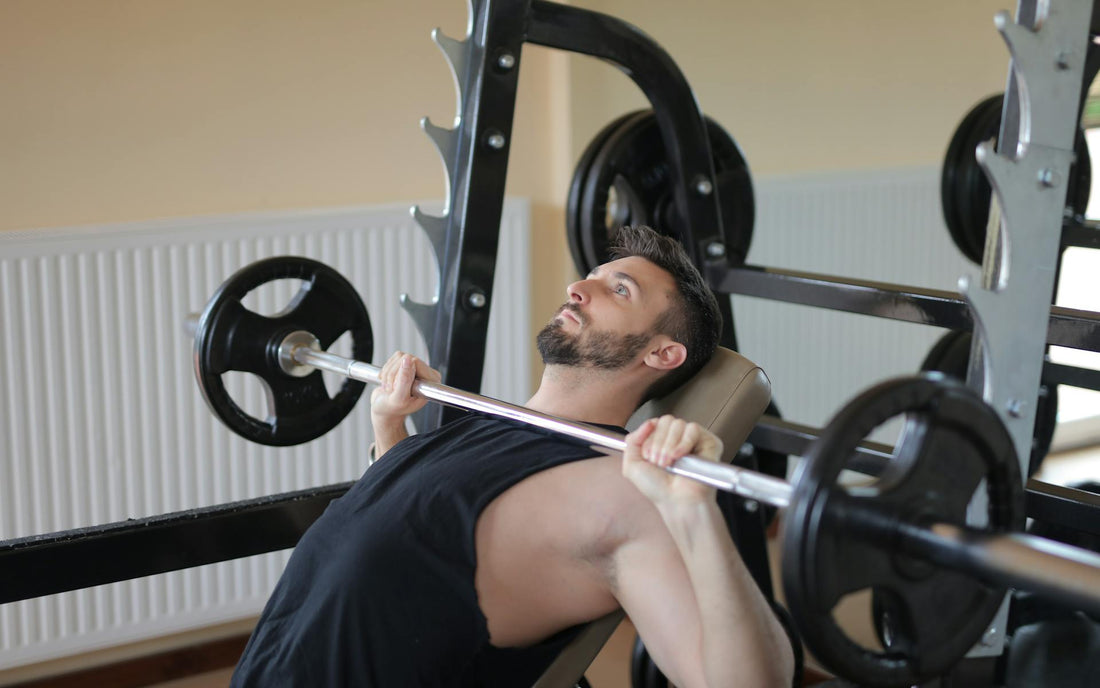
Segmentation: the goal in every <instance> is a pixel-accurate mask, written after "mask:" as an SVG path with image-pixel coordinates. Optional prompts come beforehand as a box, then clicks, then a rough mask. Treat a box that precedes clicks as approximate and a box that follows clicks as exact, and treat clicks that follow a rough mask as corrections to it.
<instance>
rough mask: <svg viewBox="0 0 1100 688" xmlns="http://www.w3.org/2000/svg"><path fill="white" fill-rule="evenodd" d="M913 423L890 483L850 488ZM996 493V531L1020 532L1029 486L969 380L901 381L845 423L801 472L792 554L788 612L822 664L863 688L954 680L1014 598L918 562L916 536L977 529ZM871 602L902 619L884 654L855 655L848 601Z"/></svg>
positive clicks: (790, 514) (851, 407) (992, 525)
mask: <svg viewBox="0 0 1100 688" xmlns="http://www.w3.org/2000/svg"><path fill="white" fill-rule="evenodd" d="M902 414H904V415H905V416H906V426H905V429H904V430H903V433H902V437H901V439H900V440H899V442H898V447H897V449H896V451H895V457H894V460H893V461H892V462H891V464H890V467H889V468H888V469H887V471H886V472H884V473H883V474H882V475H881V476H879V478H878V481H877V482H876V483H875V484H874V485H873V486H862V487H859V488H851V489H849V488H846V487H844V486H842V485H839V484H838V483H837V479H838V477H839V476H840V473H841V470H842V469H843V468H844V467H845V466H846V465H847V464H848V462H849V460H850V458H851V457H852V454H853V452H854V450H855V448H856V447H857V446H858V444H859V443H860V442H861V441H863V440H864V439H865V438H866V437H867V436H868V435H869V434H870V433H871V431H872V430H873V429H874V428H875V427H877V426H878V425H880V424H882V423H883V422H885V421H887V420H889V419H890V418H893V417H894V416H898V415H902ZM983 480H985V481H986V482H985V484H986V485H987V487H988V498H989V509H988V517H989V522H988V525H985V526H983V528H984V529H985V530H986V531H991V532H1003V531H1008V530H1019V529H1020V527H1021V526H1022V524H1023V487H1022V483H1021V480H1020V475H1019V466H1018V464H1017V462H1016V458H1015V456H1014V452H1013V448H1012V440H1011V437H1010V436H1009V435H1008V432H1007V430H1006V429H1005V428H1004V425H1003V424H1002V423H1001V421H1000V419H999V418H998V417H997V415H996V413H995V412H994V411H993V410H992V409H991V408H989V406H987V405H986V404H985V403H984V402H982V400H981V399H980V398H979V397H978V396H977V395H976V394H975V393H974V392H972V391H971V390H970V389H968V388H967V387H966V386H965V385H963V384H962V383H960V382H958V381H955V380H952V379H950V378H948V377H946V376H944V375H941V374H936V373H930V374H926V375H925V376H922V377H912V378H902V379H898V380H892V381H888V382H885V383H882V384H880V385H877V386H875V387H872V388H871V389H869V390H867V391H866V392H864V393H862V394H860V395H859V396H857V397H856V398H855V399H853V400H852V401H851V402H849V403H848V404H847V405H846V406H845V407H844V408H843V409H842V410H841V411H840V412H839V413H838V414H837V415H836V417H835V418H834V419H833V420H832V421H831V422H830V423H829V424H828V426H827V427H826V428H825V429H824V430H823V431H822V433H821V435H820V437H819V438H818V440H817V441H816V442H814V443H813V444H812V445H811V447H810V449H809V451H808V452H807V454H806V456H805V460H804V461H803V463H802V464H801V466H800V469H799V474H798V476H797V478H796V480H795V482H794V488H793V492H792V496H791V506H790V508H789V509H788V510H787V513H786V522H785V528H784V535H783V543H782V547H783V585H784V590H785V592H786V599H787V603H788V605H789V608H790V611H791V613H792V615H793V616H794V618H795V620H796V623H797V625H798V628H799V630H800V631H801V632H802V636H803V639H804V640H805V642H806V645H807V647H809V649H810V650H811V651H812V652H813V653H814V654H815V655H816V656H817V658H818V659H819V660H821V661H822V662H823V663H825V664H826V665H827V666H828V667H829V668H830V669H832V670H833V671H835V672H836V673H838V674H839V675H841V676H845V677H847V678H850V679H851V680H854V681H858V682H859V683H860V685H872V686H910V685H914V684H919V683H922V682H924V681H925V680H927V679H930V678H933V677H935V676H939V675H941V674H943V673H944V672H946V671H947V670H948V669H949V668H950V667H951V666H953V665H954V664H955V663H956V662H958V661H959V660H960V659H961V658H962V657H963V656H964V655H965V654H966V653H967V651H968V650H970V648H971V647H973V645H974V644H975V643H976V642H977V641H978V640H979V639H980V638H981V636H982V634H983V633H984V631H985V629H986V627H987V625H988V623H989V621H990V620H991V619H992V618H993V616H994V615H995V614H996V612H997V610H998V608H999V607H1000V605H1001V601H1002V598H1003V595H1004V591H1003V590H1001V589H997V588H993V587H990V586H988V585H986V584H984V583H982V582H980V581H978V580H976V579H975V578H972V577H970V576H967V575H966V574H964V573H962V572H957V571H953V570H948V569H944V568H942V567H940V566H938V565H936V564H933V563H931V562H929V561H927V560H925V559H921V558H917V557H914V556H912V555H910V554H908V553H907V552H908V549H907V546H906V542H907V540H906V539H905V536H904V532H903V531H904V530H905V528H906V527H908V526H911V525H916V526H920V525H922V524H924V523H926V522H929V521H937V522H942V523H951V524H956V525H960V526H962V525H965V524H966V517H967V506H968V505H969V503H970V501H971V498H972V496H973V495H974V493H975V491H976V490H977V489H978V488H979V485H980V484H981V483H982V481H983ZM971 527H973V526H971ZM863 590H871V591H873V592H874V593H875V594H876V595H877V596H878V597H879V598H880V609H882V610H884V611H885V612H886V614H887V615H888V616H889V618H888V620H887V624H886V628H887V629H888V630H887V631H886V634H887V637H888V638H889V644H888V646H887V647H886V648H885V649H884V650H882V651H879V650H876V649H873V648H867V647H864V646H862V645H860V644H858V643H856V642H855V641H854V640H852V639H851V638H850V637H849V636H848V635H847V634H846V633H845V632H844V630H843V629H841V628H840V626H839V625H838V624H837V622H836V620H835V618H834V617H833V610H834V609H835V607H836V606H837V604H838V603H839V602H840V601H841V599H842V598H844V597H846V596H847V595H849V594H851V593H855V592H859V591H863Z"/></svg>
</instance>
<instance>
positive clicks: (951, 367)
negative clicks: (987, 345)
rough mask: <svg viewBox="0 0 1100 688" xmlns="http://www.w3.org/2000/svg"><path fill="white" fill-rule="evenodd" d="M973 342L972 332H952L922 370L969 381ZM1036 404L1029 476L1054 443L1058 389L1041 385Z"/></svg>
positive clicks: (926, 359) (936, 345)
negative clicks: (968, 373)
mask: <svg viewBox="0 0 1100 688" xmlns="http://www.w3.org/2000/svg"><path fill="white" fill-rule="evenodd" d="M971 341H972V335H971V333H970V332H966V331H961V330H960V331H953V332H948V333H947V334H945V335H944V336H942V337H940V339H939V340H938V341H937V342H936V343H935V344H934V345H933V346H932V349H931V350H930V351H929V352H928V355H927V356H925V358H924V362H923V363H921V368H920V369H921V370H923V371H928V370H936V371H939V372H941V373H946V374H947V375H950V376H951V377H953V378H955V379H958V380H963V381H965V380H966V372H967V367H968V366H969V365H970V342H971ZM1035 403H1036V407H1035V430H1034V432H1033V433H1032V439H1031V455H1030V457H1029V458H1028V469H1027V470H1028V476H1032V475H1034V474H1035V472H1036V471H1037V470H1039V466H1040V465H1042V462H1043V459H1044V458H1046V455H1047V453H1048V452H1049V451H1050V444H1051V442H1052V441H1053V440H1054V429H1055V426H1056V425H1057V423H1058V385H1048V384H1046V383H1043V384H1041V385H1039V393H1038V395H1037V397H1036V401H1035Z"/></svg>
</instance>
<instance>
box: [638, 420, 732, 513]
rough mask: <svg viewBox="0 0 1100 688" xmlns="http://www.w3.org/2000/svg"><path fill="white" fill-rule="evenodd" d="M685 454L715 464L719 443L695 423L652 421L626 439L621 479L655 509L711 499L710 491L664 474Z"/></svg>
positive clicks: (683, 478) (719, 447)
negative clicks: (625, 478)
mask: <svg viewBox="0 0 1100 688" xmlns="http://www.w3.org/2000/svg"><path fill="white" fill-rule="evenodd" d="M687 454H693V455H695V456H697V457H698V458H701V459H710V460H711V461H717V460H718V459H719V457H721V456H722V440H720V439H718V437H717V436H716V435H714V434H713V433H711V432H709V431H708V430H706V429H705V428H704V427H703V426H701V425H699V424H698V423H689V422H688V421H685V420H683V419H680V418H676V417H675V416H661V417H660V418H651V419H649V420H647V421H646V422H645V423H642V425H641V426H640V427H639V428H638V429H637V430H635V431H634V432H632V433H630V434H629V435H627V436H626V451H624V452H623V475H625V476H626V477H627V478H628V479H629V480H630V481H631V482H632V483H634V484H635V485H636V486H637V487H638V489H639V490H641V491H642V494H644V495H645V496H647V497H649V498H650V499H651V500H652V501H653V502H654V503H656V504H657V505H658V506H662V505H666V506H674V505H676V504H691V503H698V502H700V501H702V500H708V499H712V498H713V496H714V488H713V487H711V486H709V485H706V484H704V483H701V482H699V481H698V480H693V479H691V478H685V477H683V476H679V475H676V474H675V473H669V472H668V471H666V470H665V468H666V467H668V466H671V465H672V464H673V463H675V461H676V460H677V459H679V458H680V457H681V456H685V455H687Z"/></svg>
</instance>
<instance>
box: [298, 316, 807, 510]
mask: <svg viewBox="0 0 1100 688" xmlns="http://www.w3.org/2000/svg"><path fill="white" fill-rule="evenodd" d="M279 364H280V367H282V369H283V372H285V373H287V374H288V375H301V374H303V373H306V374H308V373H309V372H310V369H312V368H319V369H321V370H327V371H329V372H332V373H336V374H338V375H341V376H343V377H348V378H351V379H352V380H359V381H360V382H366V383H370V384H374V385H377V384H381V382H382V378H381V375H382V369H381V368H379V367H378V366H375V365H371V364H370V363H364V362H363V361H356V360H354V359H350V358H344V357H343V356H338V355H336V354H331V353H328V352H327V351H321V347H320V345H319V343H318V341H317V338H316V337H314V336H313V335H312V334H310V333H309V332H305V331H297V332H292V333H290V334H289V335H287V336H286V338H284V339H283V341H282V343H281V344H280V345H279ZM412 391H413V394H417V395H419V396H422V397H424V398H425V399H430V400H432V401H437V402H439V403H441V404H446V405H448V406H454V407H457V408H461V409H466V410H468V411H476V412H478V413H484V414H486V415H490V416H496V417H498V418H508V419H511V420H517V421H520V422H523V423H526V424H528V425H533V426H535V427H538V428H542V429H544V430H550V431H552V432H556V433H560V434H562V435H567V436H569V437H572V438H574V439H578V440H581V441H583V442H588V443H589V444H591V445H593V446H595V447H597V448H599V449H607V450H611V451H614V452H619V453H622V452H623V451H624V450H625V449H626V440H625V439H624V438H623V435H621V434H619V433H616V432H614V431H612V430H605V429H603V428H599V427H596V426H593V425H587V424H585V423H576V422H572V421H568V420H564V419H562V418H558V417H556V416H551V415H549V414H546V413H539V412H538V411H532V410H531V409H529V408H524V407H523V406H516V405H515V404H509V403H508V402H505V401H500V400H499V399H492V398H490V397H486V396H482V395H480V394H473V393H471V392H466V391H463V390H461V389H455V388H454V387H448V386H447V385H442V384H437V383H434V382H428V381H426V380H416V381H414V382H413V387H412ZM668 470H669V471H670V472H672V473H675V474H677V475H682V476H684V477H687V478H691V479H693V480H698V481H699V482H702V483H706V484H708V485H711V486H713V487H715V488H718V489H719V490H723V491H725V492H732V493H734V494H737V495H740V496H742V497H747V498H749V499H755V500H757V501H760V502H763V503H765V504H770V505H771V506H775V507H779V508H785V507H786V506H787V505H788V504H790V501H791V485H790V483H788V482H786V481H785V480H780V479H779V478H775V477H772V476H770V475H766V474H764V473H759V472H756V471H750V470H746V469H743V468H738V467H736V466H729V465H727V464H720V463H715V462H714V461H708V460H706V459H701V458H698V457H696V456H684V457H682V458H681V459H680V460H679V461H677V462H676V463H674V464H673V465H672V466H670V467H669V468H668Z"/></svg>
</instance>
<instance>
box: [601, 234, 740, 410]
mask: <svg viewBox="0 0 1100 688" xmlns="http://www.w3.org/2000/svg"><path fill="white" fill-rule="evenodd" d="M609 252H610V255H611V260H618V259H620V258H629V257H631V256H638V257H640V258H645V259H646V260H648V261H649V262H651V263H653V264H654V265H656V266H657V267H659V268H661V269H662V270H664V271H665V272H667V273H669V274H670V275H672V279H673V281H674V282H675V283H676V288H677V293H676V294H675V295H674V298H673V302H672V304H671V305H670V306H669V307H668V308H667V309H665V312H664V313H662V314H661V315H660V316H658V318H657V322H656V323H655V324H654V326H653V329H654V331H656V332H658V333H660V334H666V335H668V336H669V337H671V338H672V339H673V340H674V341H677V342H679V343H681V344H683V345H684V346H685V347H686V348H687V359H686V360H685V361H684V363H683V364H682V365H680V366H679V367H678V368H675V369H673V370H671V371H669V372H668V373H667V374H666V375H664V376H662V377H661V378H660V379H659V380H657V382H655V383H653V384H652V385H651V386H650V387H649V389H647V390H646V392H645V395H644V398H643V399H642V401H643V402H645V401H648V400H650V399H654V398H657V397H663V396H665V395H666V394H668V393H670V392H672V391H673V390H675V389H676V388H677V387H679V386H680V385H682V384H683V383H685V382H687V381H688V379H689V378H691V376H692V375H695V373H697V372H699V370H700V369H702V367H703V366H704V365H706V364H707V361H709V360H710V358H711V356H713V355H714V350H715V348H717V346H718V338H719V336H720V334H721V332H722V313H721V311H719V310H718V300H717V299H715V297H714V293H713V292H712V291H711V290H710V287H709V286H707V283H706V280H704V279H703V275H702V274H700V272H699V269H698V268H696V267H695V264H694V263H692V262H691V258H689V257H688V254H687V251H685V250H684V247H683V245H682V244H680V242H679V241H677V240H676V239H674V238H673V237H670V236H665V235H663V234H661V233H659V232H657V231H656V230H654V229H652V228H650V227H646V226H644V225H639V226H635V227H630V226H627V227H622V228H620V229H619V231H618V232H617V233H616V234H615V238H614V240H613V241H612V245H611V246H610V249H609Z"/></svg>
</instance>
